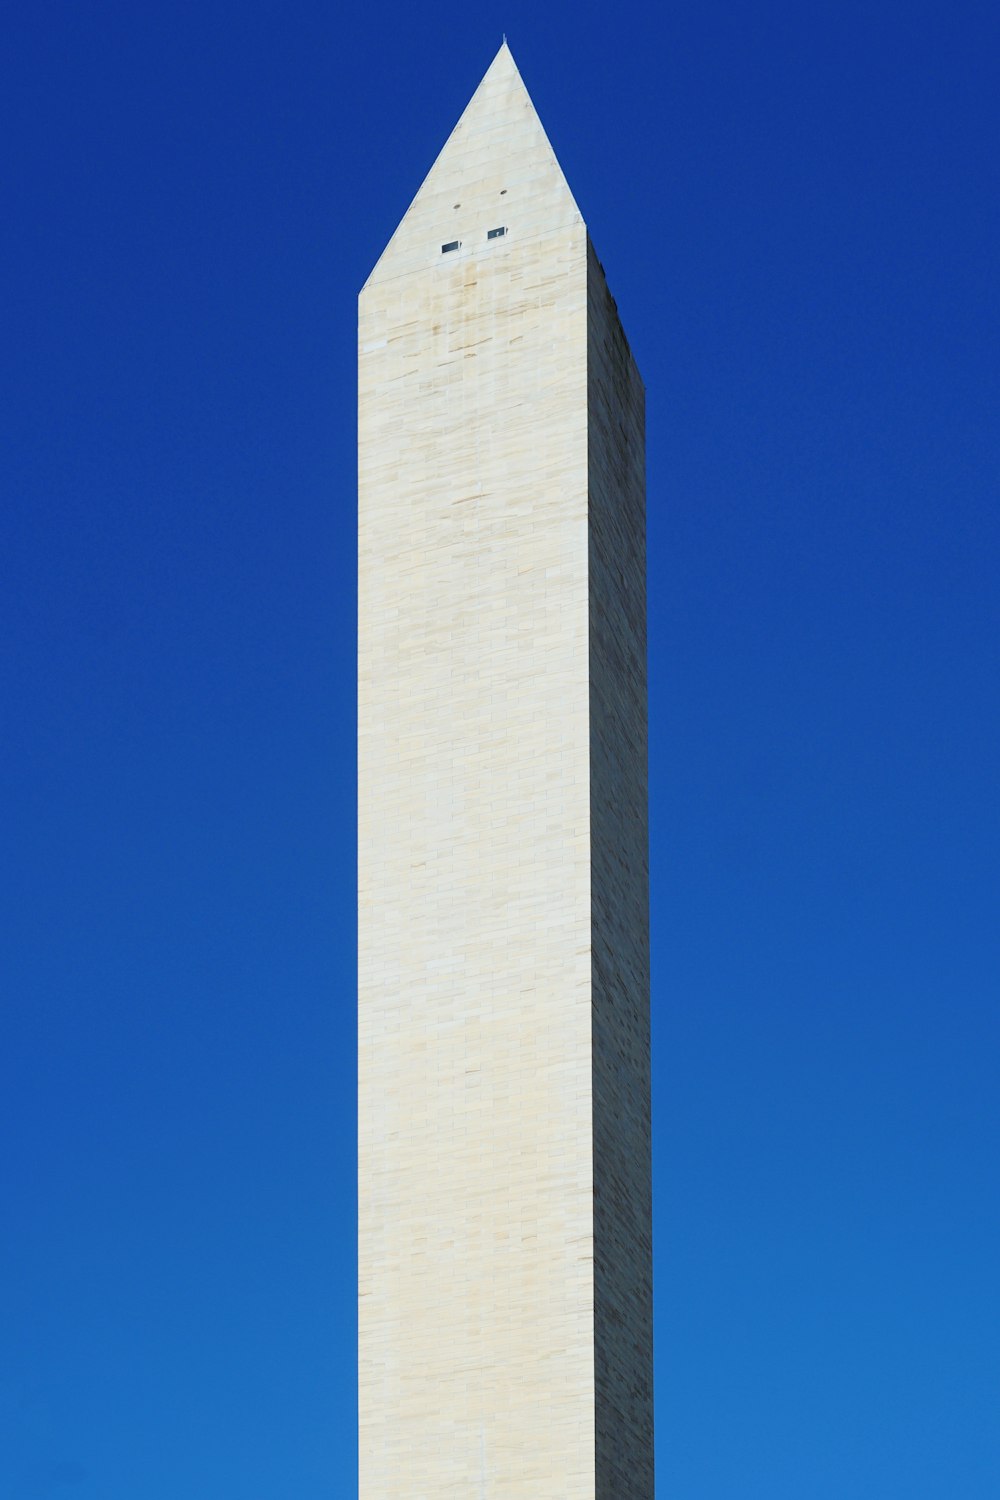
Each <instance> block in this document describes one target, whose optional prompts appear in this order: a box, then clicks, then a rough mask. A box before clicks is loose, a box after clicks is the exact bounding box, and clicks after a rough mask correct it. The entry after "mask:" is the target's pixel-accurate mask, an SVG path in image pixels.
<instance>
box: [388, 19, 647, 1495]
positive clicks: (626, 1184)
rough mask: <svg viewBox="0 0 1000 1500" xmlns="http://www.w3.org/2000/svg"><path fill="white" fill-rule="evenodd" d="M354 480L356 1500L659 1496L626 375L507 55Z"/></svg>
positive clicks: (397, 284) (393, 292) (591, 259)
mask: <svg viewBox="0 0 1000 1500" xmlns="http://www.w3.org/2000/svg"><path fill="white" fill-rule="evenodd" d="M498 230H499V231H503V232H502V233H496V231H498ZM491 231H492V232H493V233H491ZM456 242H457V244H456V248H454V249H447V250H444V249H443V248H442V247H443V246H447V245H451V244H455V243H456ZM359 492H360V505H359V738H358V757H359V1022H358V1026H359V1044H358V1045H359V1058H358V1069H359V1403H360V1417H359V1422H360V1495H361V1500H403V1497H407V1500H440V1497H445V1496H448V1497H450V1496H455V1497H458V1496H462V1497H463V1500H464V1497H489V1500H611V1497H612V1496H613V1497H616V1500H631V1497H636V1500H639V1497H641V1500H652V1495H653V1478H652V1473H653V1469H652V1310H651V1299H652V1291H651V1243H650V1241H651V1236H650V1160H649V1152H650V1144H649V1143H650V1123H649V967H648V877H647V811H646V676H645V546H644V432H643V391H642V384H641V381H640V379H639V376H638V373H637V371H636V369H635V365H634V363H633V361H632V358H631V355H630V353H629V350H628V345H627V343H626V341H625V338H624V335H623V334H622V331H621V327H620V325H619V322H618V317H617V312H616V310H615V306H614V303H613V301H612V300H611V298H610V296H609V294H608V292H607V288H606V285H605V282H604V276H603V272H602V270H601V268H600V265H599V263H598V261H597V259H596V256H595V255H594V253H593V250H592V249H591V247H590V245H589V241H588V237H587V231H586V227H585V225H584V223H583V221H582V219H581V217H580V214H579V211H578V210H577V208H576V204H575V203H574V201H573V198H572V195H571V194H570V192H569V189H568V187H567V186H566V183H565V180H564V179H563V177H562V173H561V171H560V170H559V167H558V165H557V163H556V161H555V158H554V156H553V155H552V152H551V148H550V147H549V145H548V141H547V140H546V138H545V134H544V132H543V130H542V128H541V125H540V124H539V122H538V118H537V116H536V114H535V112H534V109H533V107H532V105H531V102H530V100H529V99H528V96H527V94H526V93H525V91H524V87H523V84H522V83H521V81H520V78H519V76H518V74H517V70H516V68H515V67H514V65H513V61H512V60H511V58H510V54H509V52H508V51H507V49H506V47H505V48H503V49H502V50H501V53H500V54H499V55H498V57H497V59H496V61H495V62H494V64H493V66H492V67H491V69H490V71H489V72H488V73H487V75H486V78H485V79H484V80H483V83H482V84H481V85H480V88H479V90H478V91H477V93H476V95H475V96H474V98H473V100H472V102H471V104H470V105H469V108H468V109H467V110H466V112H465V114H464V115H463V117H462V120H461V121H460V123H459V125H458V126H457V127H456V129H455V131H454V132H453V134H452V136H451V138H450V140H449V142H448V144H447V145H446V147H445V149H444V151H443V152H442V154H441V156H440V157H439V158H438V161H437V162H436V164H435V166H434V168H433V169H432V171H431V173H430V175H429V177H428V178H427V180H426V182H425V183H424V185H423V187H422V188H421V190H420V193H419V194H418V195H417V198H416V199H415V200H414V203H413V205H412V206H411V208H410V210H409V212H408V214H407V215H406V217H405V218H404V220H403V222H402V224H401V225H400V228H399V230H398V231H397V233H396V235H395V236H394V237H393V240H392V241H391V242H390V244H389V246H388V247H387V249H386V252H385V253H384V255H383V257H382V259H381V260H380V261H379V264H378V266H377V267H376V269H375V271H374V272H373V273H372V276H371V278H370V279H369V281H368V283H367V285H366V287H365V289H364V291H363V292H362V295H361V298H360V303H359Z"/></svg>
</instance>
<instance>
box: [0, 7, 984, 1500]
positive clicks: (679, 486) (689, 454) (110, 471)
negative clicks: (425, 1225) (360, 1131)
mask: <svg viewBox="0 0 1000 1500" xmlns="http://www.w3.org/2000/svg"><path fill="white" fill-rule="evenodd" d="M997 15H998V13H997V10H996V6H995V4H993V3H983V4H967V3H962V0H958V3H952V4H945V3H943V0H942V3H940V4H935V5H929V4H924V3H921V0H909V3H907V4H903V3H896V4H887V3H884V0H883V3H879V0H867V3H860V0H837V3H835V4H834V3H830V4H827V3H819V4H817V3H811V4H802V3H801V0H795V3H792V0H773V3H762V0H748V3H746V4H743V5H732V4H725V5H723V4H719V3H718V0H673V3H671V4H670V5H667V6H661V5H654V4H650V3H645V4H642V5H639V4H637V3H635V0H622V3H619V4H618V5H617V6H614V7H610V6H608V5H606V4H605V5H601V6H597V5H594V4H591V3H589V0H585V3H573V4H570V3H562V0H560V3H552V4H539V3H537V0H536V3H533V4H527V3H525V0H510V3H509V4H507V5H505V6H503V7H501V6H495V5H492V4H487V3H480V0H469V3H464V4H461V5H454V6H451V7H415V6H412V5H402V4H391V5H390V4H386V3H383V0H373V3H371V4H368V5H363V6H357V7H350V8H344V7H338V6H335V5H333V4H330V3H327V4H323V5H321V4H318V3H314V0H281V3H278V0H241V3H240V4H238V5H236V4H231V3H226V0H198V3H187V0H185V3H178V0H172V3H170V4H167V3H165V0H142V3H139V4H137V3H134V0H129V3H125V0H96V3H94V4H89V5H71V4H64V5H61V4H55V3H52V0H32V3H30V4H21V5H18V6H15V7H13V8H10V9H9V10H8V14H7V16H6V26H5V30H6V37H5V58H4V62H3V64H2V66H3V71H4V75H5V76H4V78H3V82H2V88H0V130H2V136H3V142H4V150H3V159H4V160H3V167H2V172H3V190H2V200H0V201H2V205H3V231H2V241H3V248H2V251H0V254H2V256H3V259H4V262H5V271H6V272H7V273H8V274H6V275H5V277H4V285H5V303H6V307H5V317H4V334H3V338H2V341H0V381H2V391H0V398H2V399H0V422H2V440H0V578H2V584H3V587H2V594H0V612H2V647H0V708H2V714H3V720H2V723H3V732H2V736H0V784H2V788H3V824H2V842H0V881H2V885H3V892H2V907H0V911H2V918H0V921H2V927H3V933H2V942H0V984H2V994H0V1005H2V1011H0V1115H2V1120H0V1141H2V1154H0V1213H2V1221H3V1222H2V1224H0V1495H2V1496H4V1497H7V1496H9V1497H11V1500H28V1497H48V1496H55V1497H56V1500H58V1497H60V1496H62V1495H64V1494H65V1495H66V1497H67V1500H69V1497H70V1496H79V1500H87V1497H89V1496H93V1497H94V1500H179V1497H184V1500H189V1497H190V1500H291V1497H294V1500H321V1497H322V1500H330V1497H341V1496H344V1497H350V1496H352V1495H354V1493H355V1486H356V1463H355V1435H354V1424H355V1396H354V1385H355V1352H354V1339H355V1310H354V1300H355V1249H354V1214H355V1182H354V1160H355V1127H354V1078H355V1074H354V1026H355V1018H354V1001H355V977H354V964H355V936H354V933H355V899H354V874H355V855H354V777H355V759H354V687H355V677H354V671H355V668H354V648H355V638H354V629H355V625H354V609H355V581H354V570H355V432H354V421H355V296H356V293H357V291H358V289H359V288H360V286H361V284H362V282H363V281H364V279H365V277H366V275H367V273H368V271H369V269H370V268H371V266H372V264H373V263H374V261H375V259H376V257H377V255H378V253H379V252H380V250H381V248H382V246H383V244H384V243H385V241H386V240H387V238H388V236H389V235H390V233H391V232H392V230H393V228H394V227H395V225H396V222H397V221H398V219H399V218H400V217H401V215H402V213H403V212H404V210H405V208H406V206H407V204H408V202H409V200H410V198H411V197H412V195H413V193H414V192H415V190H416V188H417V187H418V185H419V183H420V180H421V178H422V176H423V174H424V173H425V172H426V170H427V168H428V167H429V166H430V163H431V161H432V160H433V158H434V156H435V154H436V152H437V150H438V149H439V147H440V146H441V145H442V143H443V141H444V139H445V137H446V135H447V133H448V131H449V130H450V129H451V127H452V125H453V124H454V123H455V121H456V119H457V118H458V115H459V113H460V112H461V110H462V108H463V107H464V105H465V103H466V101H467V99H468V97H469V96H470V95H471V93H472V91H473V89H474V88H475V86H476V84H477V83H478V81H479V78H480V76H481V75H482V73H483V72H484V71H485V69H486V67H487V65H488V64H489V62H490V59H491V58H492V56H493V53H494V52H495V50H496V48H497V46H498V45H499V42H500V37H501V33H502V32H503V31H506V32H507V33H508V35H509V38H510V41H511V46H512V49H513V52H514V56H515V58H516V59H517V62H518V64H519V66H520V68H521V71H522V74H523V76H524V78H525V82H526V83H527V86H528V89H529V91H530V92H531V93H532V96H533V98H534V100H535V103H536V106H537V108H538V110H539V113H540V114H541V117H542V120H543V122H544V123H545V125H546V128H547V129H548V132H549V135H550V138H551V140H552V142H553V144H554V146H555V149H556V152H557V154H558V155H559V158H560V160H561V162H562V165H563V167H564V169H565V171H566V174H567V177H568V179H569V182H570V184H571V186H572V188H573V191H574V194H575V196H576V198H577V201H578V202H579V204H580V206H581V208H582V210H583V213H584V215H585V217H586V219H587V222H588V224H589V226H590V230H591V233H592V235H593V238H594V241H595V243H596V245H597V249H598V252H599V254H600V255H601V258H602V260H603V262H604V265H605V268H606V270H607V274H608V278H609V281H610V283H611V286H612V290H613V291H614V293H615V295H616V297H617V300H618V304H619V308H620V311H621V314H622V318H623V321H624V323H625V326H626V329H627V331H628V333H629V336H630V339H631V342H632V346H633V349H634V351H635V353H636V357H637V359H638V362H639V366H640V368H641V370H642V372H643V375H644V377H645V380H646V384H647V390H648V410H647V422H648V440H649V455H648V456H649V570H650V669H651V702H650V717H651V784H652V785H651V796H652V809H651V813H652V882H653V884H652V898H653V956H654V989H653V1021H654V1053H655V1056H654V1087H655V1098H654V1109H655V1153H656V1155H655V1191H656V1336H657V1348H656V1380H657V1420H658V1439H657V1446H658V1484H659V1489H658V1494H659V1496H661V1497H662V1500H673V1497H682V1500H757V1497H759V1500H897V1497H898V1500H923V1497H928V1500H930V1497H933V1500H939V1497H943V1496H944V1497H948V1500H996V1496H997V1495H998V1494H1000V1430H998V1416H997V1411H998V1396H1000V1290H998V1288H1000V1276H998V1266H1000V1204H998V1156H1000V1150H998V1148H1000V1126H998V1095H1000V1088H998V1082H1000V1080H998V1057H1000V1020H998V1000H1000V941H998V934H1000V921H998V904H1000V903H998V896H1000V889H998V885H1000V881H998V863H1000V861H998V847H1000V837H998V835H1000V797H998V792H997V769H998V764H1000V744H998V740H1000V708H998V665H1000V663H998V654H1000V650H998V647H1000V628H998V627H1000V619H998V615H1000V608H998V595H997V582H998V563H1000V556H998V554H1000V511H998V474H1000V463H998V459H1000V440H998V412H997V353H998V349H1000V337H998V335H1000V329H998V326H997V324H998V295H997V282H996V274H997V261H998V253H997V252H998V243H997V241H998V235H997V229H998V202H1000V194H998V181H997V171H996V163H997V157H998V149H997V148H998V140H1000V132H998V118H997V107H996V79H995V65H996V57H997V50H998V40H1000V38H998V20H997ZM539 1500H558V1497H556V1496H552V1497H548V1496H540V1497H539Z"/></svg>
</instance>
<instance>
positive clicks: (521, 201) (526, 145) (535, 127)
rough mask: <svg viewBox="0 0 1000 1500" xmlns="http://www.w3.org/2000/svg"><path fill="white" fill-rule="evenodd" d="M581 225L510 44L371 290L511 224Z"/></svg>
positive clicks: (525, 228)
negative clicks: (444, 251) (450, 247)
mask: <svg viewBox="0 0 1000 1500" xmlns="http://www.w3.org/2000/svg"><path fill="white" fill-rule="evenodd" d="M582 222H583V220H582V217H581V215H580V211H579V209H578V208H577V206H576V202H575V201H574V198H573V194H572V193H571V192H570V189H569V185H568V183H567V182H566V179H565V177H564V176H563V172H562V168H561V167H560V166H559V163H558V161H557V160H556V157H555V153H554V151H553V150H552V147H551V145H550V144H549V139H548V136H547V135H546V134H545V130H544V128H543V126H542V122H541V120H540V119H539V118H538V113H537V111H536V110H535V106H534V104H533V103H532V101H531V96H530V95H529V93H528V91H527V89H526V88H525V86H524V82H523V80H522V78H521V74H520V73H519V71H518V68H517V64H516V63H515V61H514V58H513V54H512V53H511V50H510V47H509V46H508V45H507V40H506V38H504V40H503V42H502V43H501V45H500V49H499V51H498V52H497V54H496V56H495V57H494V59H493V61H492V62H491V63H490V66H489V67H488V68H487V70H486V73H485V74H484V76H483V79H482V82H481V83H480V85H479V87H478V88H477V89H476V91H475V93H474V94H473V96H472V98H471V99H470V100H469V103H468V104H467V105H466V107H465V110H464V111H463V113H462V116H461V118H460V119H459V121H458V124H457V125H456V126H455V128H454V130H453V131H452V132H451V135H450V136H449V137H448V139H447V141H446V142H445V144H444V146H443V147H442V149H441V152H440V154H439V155H438V157H437V160H436V161H435V162H434V165H433V166H432V167H431V169H430V171H429V172H428V174H427V176H426V177H425V178H424V181H423V183H422V184H421V186H420V188H419V190H418V192H417V194H416V197H415V198H414V199H413V202H412V203H411V204H410V207H409V208H408V209H407V211H406V213H405V214H404V215H403V218H402V220H401V222H400V224H399V227H398V228H397V230H396V232H395V234H394V235H393V236H392V238H391V240H390V241H389V243H388V245H387V246H386V248H385V250H384V251H383V252H382V255H381V257H380V258H379V260H378V262H377V264H376V266H375V268H374V270H373V271H372V273H371V275H370V276H369V278H368V282H367V283H366V285H369V284H371V283H372V282H374V281H383V280H388V279H390V278H392V277H395V276H403V275H406V274H407V273H408V272H410V271H415V270H420V269H424V268H426V267H427V266H429V265H431V264H433V263H435V262H436V261H437V260H439V259H440V256H441V254H442V247H443V246H444V245H449V244H450V245H455V246H456V248H461V247H462V246H464V245H470V244H472V243H478V242H479V240H480V239H482V238H483V236H484V235H486V234H489V233H490V232H491V231H493V230H497V229H502V230H503V231H504V232H505V233H506V232H507V226H508V223H510V224H511V226H512V232H517V233H519V234H520V235H521V236H526V235H528V234H530V235H532V236H534V235H537V234H543V233H546V232H553V231H556V230H559V229H563V228H565V227H566V226H567V225H569V224H582ZM515 226H516V228H515Z"/></svg>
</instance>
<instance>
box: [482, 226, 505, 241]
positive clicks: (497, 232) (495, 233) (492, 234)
mask: <svg viewBox="0 0 1000 1500" xmlns="http://www.w3.org/2000/svg"><path fill="white" fill-rule="evenodd" d="M506 233H507V228H506V225H501V227H500V228H499V229H491V230H489V232H488V233H487V235H486V238H487V239H488V240H499V239H502V238H503V236H504V235H505V234H506Z"/></svg>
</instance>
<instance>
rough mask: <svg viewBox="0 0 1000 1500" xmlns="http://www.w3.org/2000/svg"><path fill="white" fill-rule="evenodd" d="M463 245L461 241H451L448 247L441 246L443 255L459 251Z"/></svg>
mask: <svg viewBox="0 0 1000 1500" xmlns="http://www.w3.org/2000/svg"><path fill="white" fill-rule="evenodd" d="M461 243H462V241H461V240H449V241H448V243H447V245H442V246H441V254H442V255H447V254H448V251H449V250H457V249H458V247H459V245H460V244H461Z"/></svg>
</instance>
